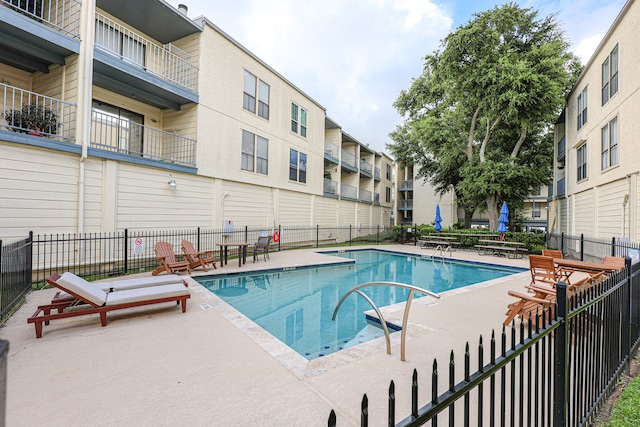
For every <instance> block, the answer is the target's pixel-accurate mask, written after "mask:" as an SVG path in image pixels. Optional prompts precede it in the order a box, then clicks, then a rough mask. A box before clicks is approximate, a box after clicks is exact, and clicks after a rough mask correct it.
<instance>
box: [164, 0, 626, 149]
mask: <svg viewBox="0 0 640 427" xmlns="http://www.w3.org/2000/svg"><path fill="white" fill-rule="evenodd" d="M515 2H516V3H517V4H519V5H520V6H521V7H531V8H533V9H536V10H538V12H539V16H540V17H543V16H544V17H546V16H548V15H555V16H556V20H557V21H558V22H559V23H560V25H561V27H562V28H563V29H564V31H565V36H566V38H567V40H569V42H570V44H571V50H572V51H573V52H574V53H575V54H576V55H577V56H579V57H580V58H581V60H582V62H583V64H584V63H586V62H587V61H588V60H589V58H590V57H591V55H592V53H593V52H594V51H595V49H596V48H597V46H598V44H599V43H600V41H601V40H602V38H603V37H604V35H605V34H606V32H607V30H608V29H609V28H610V27H611V24H612V23H613V21H614V20H615V18H616V17H617V16H618V14H619V13H620V11H621V10H622V8H623V6H624V4H625V3H626V0H604V1H602V0H600V1H598V0H541V1H531V0H526V1H522V0H520V1H515ZM168 3H169V4H171V5H173V6H176V7H177V5H178V4H179V3H182V4H185V5H187V7H188V8H189V11H188V16H189V17H190V18H192V19H194V18H197V17H199V16H205V17H206V18H208V19H209V21H211V22H213V23H214V24H215V25H216V26H217V27H219V28H220V29H221V30H222V31H224V32H225V33H226V34H228V35H229V36H230V37H232V38H233V39H235V40H236V41H237V42H239V43H240V44H241V45H242V46H244V47H245V48H246V49H248V50H249V51H250V52H252V53H253V54H254V55H256V56H257V57H258V58H260V59H261V60H262V61H263V62H265V63H266V64H268V65H269V66H270V67H271V68H273V69H274V70H275V71H277V72H278V73H279V74H281V75H282V76H284V77H285V78H286V79H287V80H288V81H290V82H291V83H292V84H294V85H295V86H296V87H297V88H298V89H300V90H302V91H303V92H304V93H306V94H307V95H308V96H310V97H311V98H312V99H313V100H314V101H316V102H317V103H319V104H320V105H322V106H323V107H324V108H325V109H326V110H327V115H328V116H329V117H330V118H331V119H332V120H334V121H335V122H336V123H338V124H339V125H340V126H341V127H342V130H343V131H344V132H346V133H348V134H349V135H351V136H352V137H353V138H355V139H356V140H358V141H359V142H361V143H363V144H369V146H370V147H371V148H373V149H374V150H376V151H385V152H387V153H388V150H387V149H386V148H385V147H386V144H388V143H390V142H391V138H390V137H389V133H391V132H392V131H393V130H394V129H395V128H396V126H398V125H399V124H401V123H402V117H400V115H399V114H398V113H397V111H396V110H395V108H394V107H393V103H394V101H395V100H396V99H397V97H398V95H399V94H400V92H401V91H402V90H404V89H408V88H409V87H410V85H411V81H412V79H413V78H416V77H418V76H419V75H420V74H421V72H422V66H423V64H424V62H423V58H424V57H425V56H426V55H428V54H431V53H433V52H434V51H436V50H439V49H440V47H441V45H440V41H441V40H442V39H443V38H444V37H446V35H447V34H449V33H450V32H452V31H455V29H456V28H457V27H458V26H460V25H464V24H466V23H467V22H469V21H470V20H472V19H473V15H474V13H478V12H482V11H485V10H489V9H493V8H494V7H496V6H501V5H503V4H504V3H506V2H495V1H487V0H454V1H444V0H305V1H299V0H233V1H229V0H177V1H176V0H168Z"/></svg>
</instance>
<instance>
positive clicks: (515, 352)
mask: <svg viewBox="0 0 640 427" xmlns="http://www.w3.org/2000/svg"><path fill="white" fill-rule="evenodd" d="M639 274H640V264H634V265H631V259H630V258H627V267H626V269H625V270H624V271H623V272H621V273H618V274H615V275H613V276H612V277H610V278H609V279H608V280H606V281H604V282H602V283H600V284H598V285H595V286H594V287H591V288H589V289H583V290H580V291H578V292H574V293H573V294H569V293H568V292H567V285H566V284H565V283H563V282H561V283H558V284H557V298H556V302H555V304H554V305H552V306H551V307H550V309H549V310H543V311H541V312H537V313H535V314H533V316H532V317H531V321H528V322H526V321H521V322H519V323H518V324H516V322H515V321H514V322H513V323H512V325H511V327H508V328H507V327H503V328H502V333H501V335H500V336H499V337H496V336H495V333H493V334H492V336H491V340H490V342H489V343H486V342H483V338H482V337H480V340H479V344H478V347H477V351H476V353H475V354H474V355H473V357H475V359H477V365H476V366H477V371H476V372H474V373H471V371H472V368H471V360H472V354H471V351H470V347H469V344H468V343H467V346H466V349H465V354H464V356H463V362H462V365H463V366H462V369H461V370H458V369H459V368H458V365H457V364H456V358H455V357H454V353H453V351H452V352H451V356H450V360H448V361H447V362H448V364H447V366H446V367H445V372H447V371H448V378H447V375H446V374H445V375H442V374H441V373H439V370H438V363H437V361H435V360H434V362H433V367H432V369H431V389H430V392H431V393H430V396H431V398H430V400H429V401H428V403H426V404H425V405H423V406H422V407H420V406H419V400H418V373H417V370H414V372H413V381H412V386H411V414H410V415H409V416H407V417H406V418H404V419H402V420H400V421H399V422H397V421H396V411H395V402H396V398H395V385H394V382H393V381H392V382H391V384H390V386H389V398H388V409H389V410H388V419H387V420H386V424H387V425H389V426H402V427H408V426H421V425H425V424H427V423H429V422H430V423H431V425H432V426H436V425H438V423H442V424H443V425H449V426H470V425H490V426H494V425H501V426H504V425H510V426H514V425H520V426H523V425H528V426H532V425H535V426H582V425H591V424H592V423H593V421H594V418H595V417H596V415H597V411H598V409H599V408H600V407H601V406H602V404H603V403H604V401H605V400H606V398H607V397H608V396H609V395H610V394H611V392H612V390H613V388H614V386H615V384H616V382H617V381H618V379H619V378H620V376H621V375H622V373H623V372H625V371H626V373H628V370H629V366H630V358H631V355H632V354H634V353H635V352H636V351H637V349H638V345H639V342H640V341H639V337H640V277H639ZM487 344H488V345H487ZM487 347H488V348H487ZM486 353H488V355H486ZM487 356H488V357H487ZM486 359H488V362H487V361H486ZM441 377H445V378H444V380H442V379H441ZM443 383H444V384H443ZM368 413H369V409H368V399H367V396H366V394H365V395H364V397H363V399H362V404H361V423H360V424H361V426H368V425H369V419H368ZM378 423H379V421H378V422H377V423H376V424H378ZM328 425H329V426H330V427H331V426H335V425H336V414H335V412H334V411H331V413H330V415H329V419H328Z"/></svg>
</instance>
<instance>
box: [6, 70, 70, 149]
mask: <svg viewBox="0 0 640 427" xmlns="http://www.w3.org/2000/svg"><path fill="white" fill-rule="evenodd" d="M0 91H1V93H2V99H0V112H1V113H2V115H1V116H0V124H1V125H2V126H1V127H6V128H8V129H9V130H12V131H14V132H17V133H23V134H30V135H35V136H45V137H47V138H51V139H57V140H59V141H65V142H74V141H75V135H74V134H75V122H76V106H75V104H71V103H69V102H65V101H61V100H59V99H56V98H52V97H50V96H45V95H42V94H39V93H35V92H30V91H28V90H23V89H20V88H17V87H13V86H9V85H6V84H4V83H0ZM41 142H44V141H41Z"/></svg>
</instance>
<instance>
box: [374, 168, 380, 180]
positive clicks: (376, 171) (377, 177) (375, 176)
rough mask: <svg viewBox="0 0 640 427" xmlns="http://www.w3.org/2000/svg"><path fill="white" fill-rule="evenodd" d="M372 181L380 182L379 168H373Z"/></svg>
mask: <svg viewBox="0 0 640 427" xmlns="http://www.w3.org/2000/svg"><path fill="white" fill-rule="evenodd" d="M373 179H375V180H376V181H380V179H381V177H380V168H374V169H373Z"/></svg>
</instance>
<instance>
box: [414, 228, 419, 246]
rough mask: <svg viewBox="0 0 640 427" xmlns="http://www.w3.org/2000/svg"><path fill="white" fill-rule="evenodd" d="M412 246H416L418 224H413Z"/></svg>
mask: <svg viewBox="0 0 640 427" xmlns="http://www.w3.org/2000/svg"><path fill="white" fill-rule="evenodd" d="M413 246H418V224H415V223H414V224H413Z"/></svg>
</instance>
